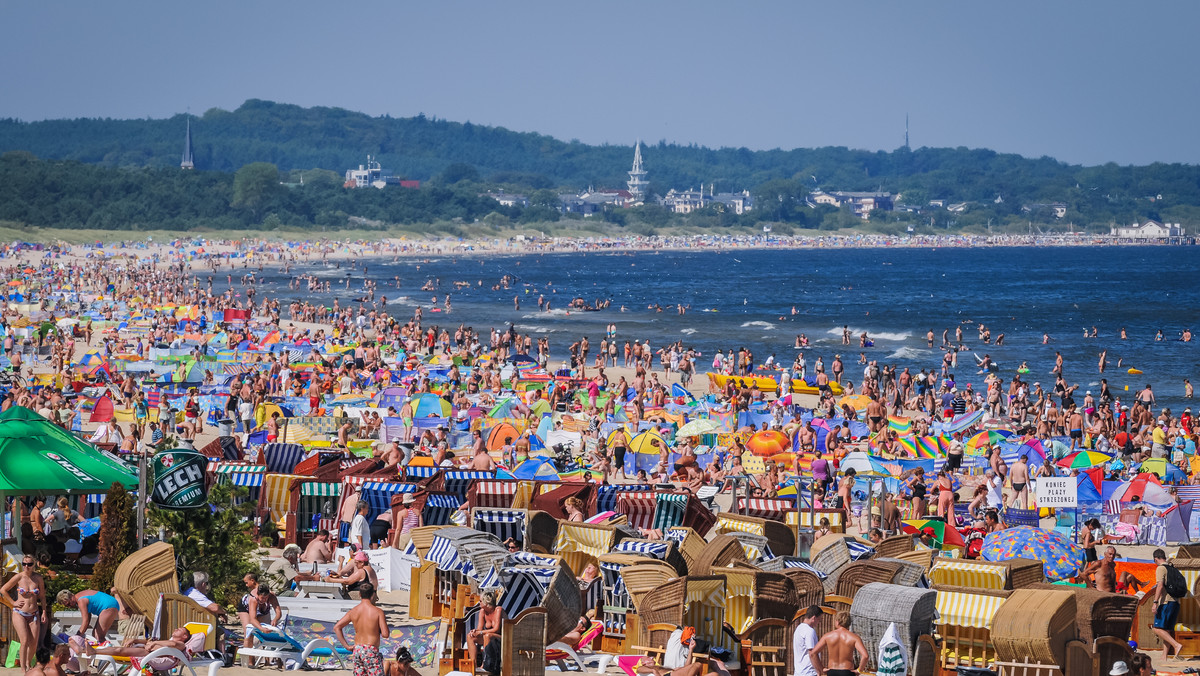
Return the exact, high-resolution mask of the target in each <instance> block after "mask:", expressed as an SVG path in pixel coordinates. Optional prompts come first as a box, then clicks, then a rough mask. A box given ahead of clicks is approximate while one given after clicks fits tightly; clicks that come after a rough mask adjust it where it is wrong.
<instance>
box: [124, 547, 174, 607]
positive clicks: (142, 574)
mask: <svg viewBox="0 0 1200 676" xmlns="http://www.w3.org/2000/svg"><path fill="white" fill-rule="evenodd" d="M113 586H114V587H115V588H116V590H117V593H118V594H120V595H121V600H122V601H124V602H125V606H126V608H128V609H129V612H130V613H133V614H137V615H144V616H146V617H154V609H155V608H157V607H158V598H159V596H160V595H162V594H178V593H179V577H178V574H177V573H176V569H175V548H174V547H172V546H171V545H169V544H167V543H165V542H155V543H154V544H152V545H150V546H148V547H143V548H142V549H139V550H138V551H136V552H134V553H133V554H130V555H129V556H128V557H126V558H125V560H124V561H122V562H121V563H120V565H118V566H117V570H116V573H115V574H114V575H113ZM178 626H182V625H178Z"/></svg>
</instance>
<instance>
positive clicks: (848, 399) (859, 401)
mask: <svg viewBox="0 0 1200 676" xmlns="http://www.w3.org/2000/svg"><path fill="white" fill-rule="evenodd" d="M870 403H871V398H870V397H868V396H867V395H865V394H851V395H847V396H845V397H842V398H841V399H839V400H838V406H849V407H850V408H852V409H854V410H855V411H862V410H865V409H866V408H867V404H870Z"/></svg>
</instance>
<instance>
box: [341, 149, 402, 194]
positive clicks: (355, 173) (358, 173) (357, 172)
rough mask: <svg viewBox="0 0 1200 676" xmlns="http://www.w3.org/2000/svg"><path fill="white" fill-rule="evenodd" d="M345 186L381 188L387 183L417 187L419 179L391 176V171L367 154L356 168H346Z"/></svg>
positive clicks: (387, 184)
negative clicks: (409, 179) (412, 179)
mask: <svg viewBox="0 0 1200 676" xmlns="http://www.w3.org/2000/svg"><path fill="white" fill-rule="evenodd" d="M343 185H344V186H345V187H347V188H367V187H371V188H379V189H380V190H382V189H383V188H386V187H387V186H389V185H398V186H400V187H401V188H419V187H421V182H420V181H408V180H404V179H401V178H400V177H399V176H393V175H392V172H390V171H387V170H386V169H383V168H382V167H380V166H379V161H378V160H376V159H375V158H374V157H371V156H370V155H367V163H366V164H360V165H358V169H347V170H346V182H345V183H344V184H343Z"/></svg>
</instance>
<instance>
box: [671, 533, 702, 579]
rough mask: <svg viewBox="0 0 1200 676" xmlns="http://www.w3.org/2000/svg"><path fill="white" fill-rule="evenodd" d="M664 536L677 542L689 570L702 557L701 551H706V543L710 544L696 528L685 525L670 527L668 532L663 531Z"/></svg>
mask: <svg viewBox="0 0 1200 676" xmlns="http://www.w3.org/2000/svg"><path fill="white" fill-rule="evenodd" d="M663 537H665V538H666V539H668V540H674V541H675V542H676V544H677V545H678V549H679V553H680V554H681V555H682V556H683V560H684V562H686V563H687V567H688V571H689V572H691V571H692V567H693V566H694V565H695V564H696V560H697V559H698V558H699V557H700V552H702V551H704V545H706V544H708V543H707V542H705V540H704V538H703V537H701V536H700V534H699V533H697V532H696V530H695V529H694V528H687V527H685V526H676V527H675V528H669V529H667V532H666V533H663Z"/></svg>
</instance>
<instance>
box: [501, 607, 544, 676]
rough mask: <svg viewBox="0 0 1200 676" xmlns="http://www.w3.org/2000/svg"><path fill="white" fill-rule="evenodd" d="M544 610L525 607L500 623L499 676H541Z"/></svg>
mask: <svg viewBox="0 0 1200 676" xmlns="http://www.w3.org/2000/svg"><path fill="white" fill-rule="evenodd" d="M546 645H547V644H546V609H545V608H541V607H534V608H528V609H526V610H524V611H522V612H521V613H519V614H517V616H516V617H514V618H512V619H506V620H505V621H504V629H503V631H501V633H500V648H501V656H502V660H501V666H500V674H501V676H545V673H546Z"/></svg>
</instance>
